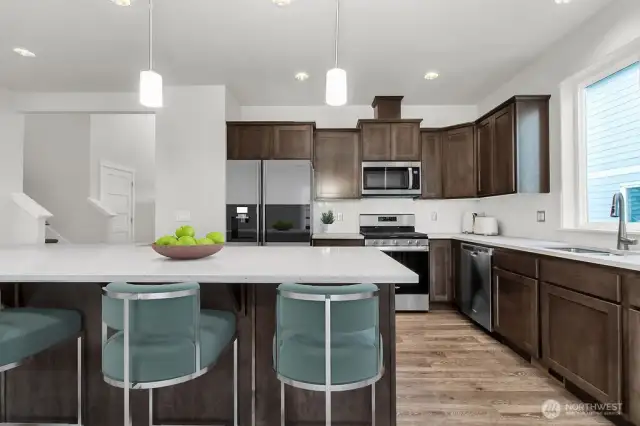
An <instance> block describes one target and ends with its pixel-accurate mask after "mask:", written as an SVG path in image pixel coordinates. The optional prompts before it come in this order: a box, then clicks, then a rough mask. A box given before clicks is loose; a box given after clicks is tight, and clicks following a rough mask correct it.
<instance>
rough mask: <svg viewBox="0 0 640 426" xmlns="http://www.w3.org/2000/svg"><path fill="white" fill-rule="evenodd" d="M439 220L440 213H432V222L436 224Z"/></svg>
mask: <svg viewBox="0 0 640 426" xmlns="http://www.w3.org/2000/svg"><path fill="white" fill-rule="evenodd" d="M437 220H438V212H431V221H432V222H436V221H437Z"/></svg>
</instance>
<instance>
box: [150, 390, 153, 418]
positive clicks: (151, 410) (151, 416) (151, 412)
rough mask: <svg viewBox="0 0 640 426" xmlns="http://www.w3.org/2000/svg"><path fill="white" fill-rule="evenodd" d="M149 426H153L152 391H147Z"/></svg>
mask: <svg viewBox="0 0 640 426" xmlns="http://www.w3.org/2000/svg"><path fill="white" fill-rule="evenodd" d="M149 426H153V389H149Z"/></svg>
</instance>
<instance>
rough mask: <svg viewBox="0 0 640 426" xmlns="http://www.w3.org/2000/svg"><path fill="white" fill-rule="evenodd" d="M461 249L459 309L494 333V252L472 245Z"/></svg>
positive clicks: (464, 245)
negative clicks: (492, 262) (492, 311)
mask: <svg viewBox="0 0 640 426" xmlns="http://www.w3.org/2000/svg"><path fill="white" fill-rule="evenodd" d="M461 248H462V250H461V256H460V257H461V258H460V271H459V273H460V279H459V280H458V283H457V288H456V295H457V296H456V299H457V304H458V308H459V309H460V312H462V313H463V314H465V315H466V316H468V317H469V318H471V319H472V320H473V321H475V322H476V323H478V324H479V325H480V326H482V327H483V328H485V329H486V330H488V331H493V322H492V319H491V305H492V286H491V257H492V256H493V250H492V249H490V248H486V247H481V246H474V245H471V244H462V245H461Z"/></svg>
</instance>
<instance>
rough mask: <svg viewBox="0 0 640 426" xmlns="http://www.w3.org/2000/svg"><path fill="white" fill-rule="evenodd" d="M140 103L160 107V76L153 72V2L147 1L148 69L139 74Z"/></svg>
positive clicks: (151, 0) (150, 106)
mask: <svg viewBox="0 0 640 426" xmlns="http://www.w3.org/2000/svg"><path fill="white" fill-rule="evenodd" d="M140 103H141V104H142V105H144V106H146V107H148V108H161V107H162V76H161V75H160V74H158V73H157V72H155V71H153V0H149V69H148V70H147V71H141V72H140Z"/></svg>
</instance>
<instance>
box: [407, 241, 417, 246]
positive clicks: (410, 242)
mask: <svg viewBox="0 0 640 426" xmlns="http://www.w3.org/2000/svg"><path fill="white" fill-rule="evenodd" d="M408 243H409V245H410V246H412V245H414V244H415V243H417V241H416V240H409V241H408Z"/></svg>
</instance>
